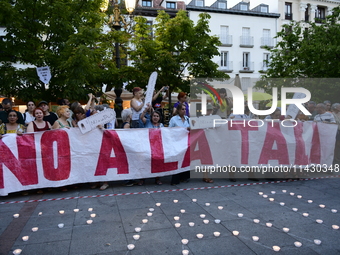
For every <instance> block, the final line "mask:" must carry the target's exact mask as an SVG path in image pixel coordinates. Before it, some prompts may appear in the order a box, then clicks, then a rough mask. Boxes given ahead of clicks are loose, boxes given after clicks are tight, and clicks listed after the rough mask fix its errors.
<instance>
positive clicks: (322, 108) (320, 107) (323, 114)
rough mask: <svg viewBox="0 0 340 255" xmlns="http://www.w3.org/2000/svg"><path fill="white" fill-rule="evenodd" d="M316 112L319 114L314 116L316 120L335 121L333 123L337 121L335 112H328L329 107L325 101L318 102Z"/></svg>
mask: <svg viewBox="0 0 340 255" xmlns="http://www.w3.org/2000/svg"><path fill="white" fill-rule="evenodd" d="M316 112H317V113H318V114H317V115H316V116H315V117H314V121H315V122H323V123H333V124H335V123H336V121H335V118H334V116H333V114H332V113H330V112H327V107H326V105H325V104H323V103H320V104H317V105H316Z"/></svg>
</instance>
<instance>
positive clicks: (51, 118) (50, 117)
mask: <svg viewBox="0 0 340 255" xmlns="http://www.w3.org/2000/svg"><path fill="white" fill-rule="evenodd" d="M38 107H39V108H41V109H42V110H43V112H44V119H43V120H44V121H48V122H49V123H50V124H51V126H53V124H54V122H55V121H56V120H57V119H58V116H57V115H56V114H55V113H54V112H50V111H49V106H48V102H46V101H41V102H40V103H39V104H38Z"/></svg>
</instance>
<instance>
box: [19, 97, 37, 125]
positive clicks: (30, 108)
mask: <svg viewBox="0 0 340 255" xmlns="http://www.w3.org/2000/svg"><path fill="white" fill-rule="evenodd" d="M26 106H27V110H26V112H25V113H23V114H22V117H23V118H24V121H25V126H28V124H29V123H30V122H31V121H33V120H35V118H34V117H33V111H34V109H35V103H34V102H33V101H28V102H27V104H26Z"/></svg>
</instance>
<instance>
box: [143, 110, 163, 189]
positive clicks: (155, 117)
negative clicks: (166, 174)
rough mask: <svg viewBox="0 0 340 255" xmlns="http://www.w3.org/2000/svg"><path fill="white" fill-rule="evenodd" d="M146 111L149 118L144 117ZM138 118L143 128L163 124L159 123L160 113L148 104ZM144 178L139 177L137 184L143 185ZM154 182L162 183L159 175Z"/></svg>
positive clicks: (159, 126) (158, 126)
mask: <svg viewBox="0 0 340 255" xmlns="http://www.w3.org/2000/svg"><path fill="white" fill-rule="evenodd" d="M147 112H150V113H151V114H150V119H148V118H146V117H145V114H146V113H147ZM140 119H141V120H142V122H143V124H144V128H162V127H164V126H163V124H162V123H161V121H162V115H161V113H160V112H159V111H154V110H153V108H152V107H151V105H150V104H147V108H145V110H144V111H143V112H142V114H141V115H140ZM144 183H145V179H141V180H139V182H138V185H139V186H141V185H144ZM155 184H157V185H162V184H163V183H162V182H161V180H160V178H159V177H156V178H155Z"/></svg>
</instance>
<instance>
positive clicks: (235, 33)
mask: <svg viewBox="0 0 340 255" xmlns="http://www.w3.org/2000/svg"><path fill="white" fill-rule="evenodd" d="M187 11H188V12H189V16H190V19H191V20H193V21H194V22H197V20H198V18H199V14H200V13H203V12H206V13H209V14H210V16H211V19H210V30H211V35H216V36H218V37H219V38H220V41H221V43H222V45H221V46H219V51H220V54H221V55H220V56H215V57H214V62H215V63H217V64H218V65H219V69H220V70H222V71H225V72H226V73H228V74H229V76H230V77H231V78H234V77H235V75H236V74H239V76H240V78H241V84H242V90H244V91H246V90H247V88H248V87H249V86H251V85H252V82H251V78H259V77H260V75H261V73H263V72H265V71H266V70H267V68H268V61H269V59H270V54H269V51H268V50H267V47H269V48H272V47H274V46H275V43H276V42H275V39H274V37H275V35H276V33H277V28H278V18H279V16H280V15H279V14H278V13H272V12H270V11H271V10H270V6H269V5H266V4H259V5H257V6H255V7H253V8H250V3H249V2H239V3H237V4H236V5H234V6H229V5H228V2H227V1H225V0H217V1H216V2H214V3H213V4H212V5H210V6H206V5H205V3H204V0H193V1H191V2H190V3H189V4H188V5H187Z"/></svg>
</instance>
